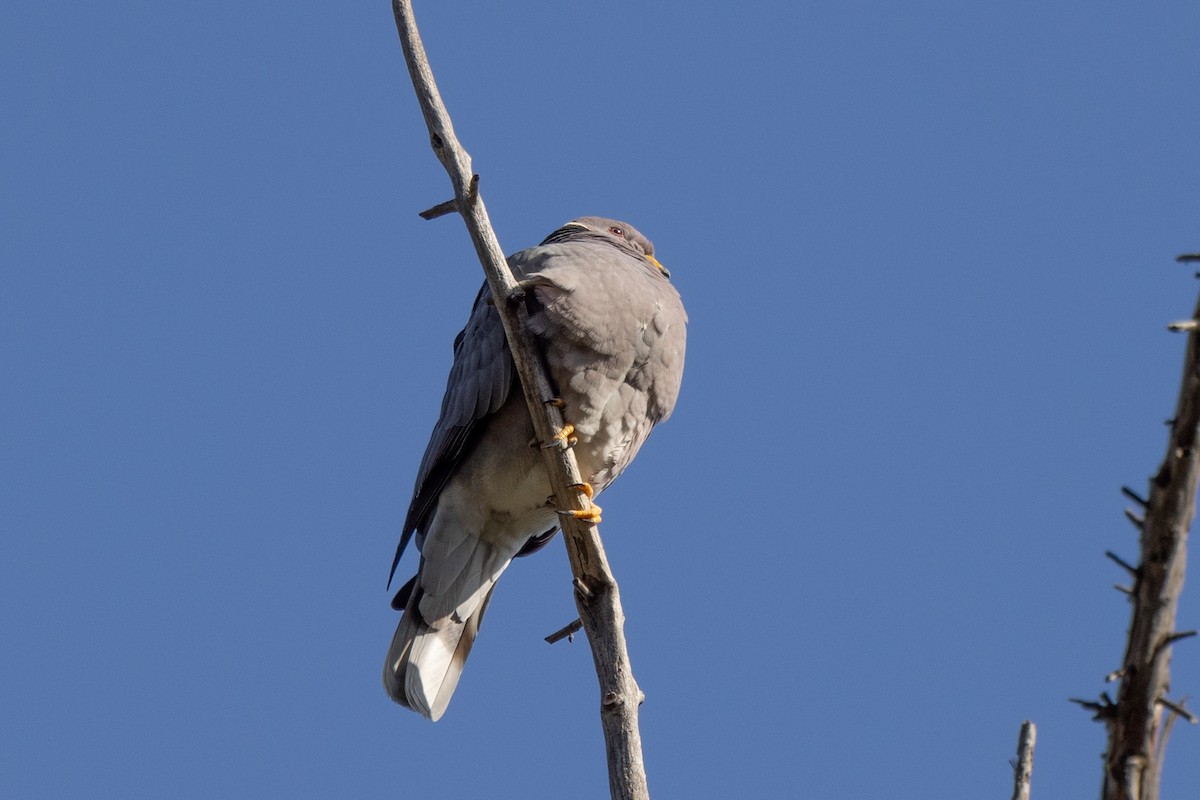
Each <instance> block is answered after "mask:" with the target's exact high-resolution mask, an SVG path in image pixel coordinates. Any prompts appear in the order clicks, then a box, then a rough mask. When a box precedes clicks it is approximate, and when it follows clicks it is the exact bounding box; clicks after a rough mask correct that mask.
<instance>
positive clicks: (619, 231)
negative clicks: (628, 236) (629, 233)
mask: <svg viewBox="0 0 1200 800" xmlns="http://www.w3.org/2000/svg"><path fill="white" fill-rule="evenodd" d="M608 232H609V233H611V234H612V235H613V236H624V235H625V229H624V228H622V227H619V226H617V225H613V226H612V227H611V228H609V229H608Z"/></svg>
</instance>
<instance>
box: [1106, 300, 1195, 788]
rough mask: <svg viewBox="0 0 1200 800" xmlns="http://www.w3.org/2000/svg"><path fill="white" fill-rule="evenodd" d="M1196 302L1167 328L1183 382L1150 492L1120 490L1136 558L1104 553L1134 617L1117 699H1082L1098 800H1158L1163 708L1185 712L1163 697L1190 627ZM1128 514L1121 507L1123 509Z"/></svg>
mask: <svg viewBox="0 0 1200 800" xmlns="http://www.w3.org/2000/svg"><path fill="white" fill-rule="evenodd" d="M1197 318H1200V304H1198V305H1197V307H1196V311H1195V312H1194V313H1193V318H1192V319H1191V320H1187V321H1185V322H1182V323H1176V324H1175V325H1172V326H1171V328H1172V329H1173V330H1186V331H1190V334H1189V336H1188V345H1187V355H1186V356H1185V358H1184V366H1183V381H1182V385H1181V387H1180V391H1179V401H1178V404H1177V406H1176V410H1175V418H1174V420H1172V422H1171V435H1170V439H1169V441H1168V444H1167V455H1166V458H1165V459H1164V460H1163V463H1162V466H1161V467H1159V470H1158V473H1157V474H1156V475H1155V476H1154V477H1153V478H1151V479H1150V497H1149V499H1148V500H1143V499H1142V498H1141V497H1139V496H1138V495H1137V494H1136V493H1135V492H1133V491H1132V490H1130V489H1125V490H1124V491H1125V494H1126V495H1127V496H1128V497H1130V498H1132V499H1134V500H1135V501H1136V502H1138V503H1139V505H1141V506H1142V507H1143V509H1144V511H1145V516H1144V518H1142V517H1139V516H1138V515H1137V514H1134V513H1129V517H1130V519H1131V520H1133V522H1134V524H1135V525H1137V526H1138V528H1139V529H1140V531H1141V560H1140V563H1139V565H1138V566H1137V567H1131V566H1130V565H1128V564H1125V562H1123V561H1121V560H1120V559H1119V558H1117V557H1116V556H1114V555H1112V554H1111V553H1110V554H1109V556H1110V557H1111V558H1113V560H1114V561H1117V563H1120V564H1122V565H1123V566H1125V567H1126V569H1127V570H1129V572H1130V574H1131V575H1132V577H1133V586H1132V589H1131V590H1129V594H1130V598H1131V600H1132V602H1133V620H1132V622H1131V624H1130V627H1129V643H1128V646H1127V647H1126V650H1125V658H1124V661H1123V662H1122V666H1121V669H1120V670H1118V671H1117V672H1116V673H1114V674H1113V675H1111V676H1110V679H1118V680H1120V684H1121V685H1120V690H1119V691H1118V693H1117V701H1116V703H1112V702H1111V701H1110V699H1109V698H1108V695H1107V694H1106V695H1104V696H1103V698H1102V699H1103V702H1101V703H1084V704H1083V705H1085V706H1087V707H1089V708H1091V709H1093V710H1095V711H1096V712H1097V718H1099V719H1102V720H1104V722H1105V723H1106V725H1107V727H1108V749H1107V752H1106V754H1105V759H1104V782H1103V790H1102V792H1101V798H1102V800H1158V796H1159V780H1160V778H1161V776H1162V763H1163V755H1164V753H1165V744H1166V736H1167V734H1168V733H1169V729H1170V725H1169V724H1167V725H1164V724H1162V723H1163V709H1164V708H1167V709H1170V710H1171V711H1172V713H1173V714H1174V713H1178V714H1181V715H1185V716H1186V717H1189V718H1191V719H1192V721H1195V718H1194V717H1192V715H1191V714H1190V712H1188V711H1186V710H1185V709H1183V708H1182V706H1179V705H1177V704H1175V703H1172V702H1171V701H1170V700H1168V699H1167V694H1168V692H1169V691H1170V664H1171V645H1172V643H1173V642H1175V641H1176V640H1178V639H1181V638H1184V637H1185V636H1190V635H1194V634H1195V631H1189V632H1185V633H1177V632H1176V631H1175V612H1176V608H1177V607H1178V604H1179V596H1180V594H1181V592H1182V591H1183V581H1184V573H1185V568H1186V565H1187V536H1188V528H1189V527H1190V526H1191V522H1192V516H1193V513H1194V511H1195V503H1196V481H1197V476H1198V475H1200V470H1198V468H1197V458H1198V456H1200V328H1198V326H1197V323H1196V319H1197ZM1127 513H1128V512H1127Z"/></svg>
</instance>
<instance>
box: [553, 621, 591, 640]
mask: <svg viewBox="0 0 1200 800" xmlns="http://www.w3.org/2000/svg"><path fill="white" fill-rule="evenodd" d="M582 627H583V620H581V619H577V620H575V621H574V622H572V623H570V624H569V625H564V626H563V627H561V628H559V629H558V630H556V631H555V632H554V633H552V634H550V635H549V636H547V637H546V644H554V643H555V642H561V641H562V640H563V639H570V638H571V637H573V636H574V635H575V634H576V633H578V632H579V629H580V628H582Z"/></svg>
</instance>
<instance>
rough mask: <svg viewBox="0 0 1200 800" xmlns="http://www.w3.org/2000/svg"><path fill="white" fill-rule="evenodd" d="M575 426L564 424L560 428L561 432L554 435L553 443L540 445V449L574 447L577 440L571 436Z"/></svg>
mask: <svg viewBox="0 0 1200 800" xmlns="http://www.w3.org/2000/svg"><path fill="white" fill-rule="evenodd" d="M574 433H575V426H574V425H572V424H571V423H569V422H568V423H566V424H565V425H563V426H562V430H560V431H559V432H558V433H556V434H554V441H552V442H549V443H547V444H544V445H542V447H563V446H566V447H574V446H575V443H576V442H578V441H579V440H578V439H576V438H575V436H574V435H573V434H574Z"/></svg>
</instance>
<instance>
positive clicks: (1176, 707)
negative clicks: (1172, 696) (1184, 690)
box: [1158, 697, 1200, 738]
mask: <svg viewBox="0 0 1200 800" xmlns="http://www.w3.org/2000/svg"><path fill="white" fill-rule="evenodd" d="M1183 702H1185V701H1181V702H1179V703H1173V702H1171V701H1170V700H1168V699H1167V698H1165V697H1160V698H1158V704H1159V705H1161V706H1163V707H1164V708H1169V709H1171V712H1172V713H1174V714H1175V715H1176V716H1180V717H1183V718H1184V719H1186V720H1187V721H1188V722H1190V723H1192V724H1193V725H1195V724H1197V723H1200V719H1198V718H1197V717H1196V715H1195V714H1193V713H1192V712H1191V711H1188V710H1187V709H1186V708H1184V707H1183ZM1163 738H1166V736H1165V731H1164V737H1163Z"/></svg>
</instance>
